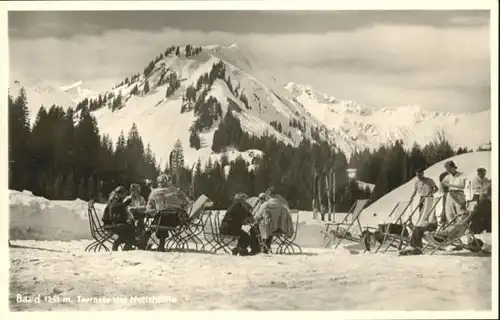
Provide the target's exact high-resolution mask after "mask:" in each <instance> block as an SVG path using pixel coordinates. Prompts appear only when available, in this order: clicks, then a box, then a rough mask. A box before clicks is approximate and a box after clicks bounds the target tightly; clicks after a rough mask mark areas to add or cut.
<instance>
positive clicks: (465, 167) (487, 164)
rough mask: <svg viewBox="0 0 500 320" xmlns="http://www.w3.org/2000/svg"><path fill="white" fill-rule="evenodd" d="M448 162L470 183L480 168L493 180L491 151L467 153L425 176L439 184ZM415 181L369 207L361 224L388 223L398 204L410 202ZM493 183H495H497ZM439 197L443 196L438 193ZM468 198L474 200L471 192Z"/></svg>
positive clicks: (427, 171)
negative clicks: (399, 202) (463, 174)
mask: <svg viewBox="0 0 500 320" xmlns="http://www.w3.org/2000/svg"><path fill="white" fill-rule="evenodd" d="M448 160H453V161H454V162H455V164H456V165H457V167H458V171H461V172H463V173H465V174H466V175H467V178H468V179H469V181H470V180H471V179H472V178H474V177H475V176H476V175H477V171H476V170H477V168H479V167H483V168H485V169H486V171H487V174H486V176H487V177H488V178H490V179H491V152H490V151H482V152H474V153H465V154H461V155H458V156H455V157H452V158H449V159H446V160H443V161H441V162H439V163H436V164H435V165H433V166H431V167H430V168H428V169H427V170H425V176H427V177H429V178H432V179H433V180H434V181H435V182H436V184H438V183H439V175H440V174H441V173H443V172H444V171H445V170H444V164H445V162H446V161H448ZM415 179H416V178H414V179H412V180H411V181H409V182H407V183H406V184H404V185H402V186H400V187H399V188H396V189H394V190H392V191H391V192H389V193H388V194H386V195H385V196H383V197H382V198H380V199H379V200H377V201H376V202H375V203H373V204H371V205H370V206H368V207H367V208H366V209H365V210H364V211H363V213H362V214H361V218H360V221H361V224H362V225H363V226H376V225H377V224H378V223H385V222H388V221H389V220H388V219H389V218H388V215H389V213H390V211H391V210H392V208H393V207H394V206H395V205H396V203H397V202H398V201H407V200H409V198H410V196H411V194H412V192H413V188H414V186H415ZM493 183H495V181H494V182H493ZM438 195H441V194H439V193H438ZM466 196H467V198H468V199H470V198H472V196H471V193H470V190H467V191H466ZM417 198H418V197H415V199H414V203H413V204H412V205H411V206H410V208H415V207H416V203H417V201H418V199H417ZM441 204H442V203H441V202H440V203H439V204H438V206H437V210H436V214H438V215H439V214H440V213H441V212H442V205H441ZM374 214H376V216H374ZM416 219H417V215H416V216H415V217H414V220H416ZM414 222H416V221H414Z"/></svg>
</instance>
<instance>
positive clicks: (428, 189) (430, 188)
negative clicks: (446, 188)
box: [410, 169, 438, 213]
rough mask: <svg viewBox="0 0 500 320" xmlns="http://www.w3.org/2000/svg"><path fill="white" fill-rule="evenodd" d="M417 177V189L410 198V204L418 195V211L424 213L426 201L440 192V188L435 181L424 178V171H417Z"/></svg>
mask: <svg viewBox="0 0 500 320" xmlns="http://www.w3.org/2000/svg"><path fill="white" fill-rule="evenodd" d="M415 176H416V177H417V180H416V181H415V188H414V189H413V193H412V195H411V197H410V202H412V201H413V199H414V198H415V196H416V195H417V194H418V196H419V197H420V199H419V201H418V211H419V213H422V209H423V207H424V199H425V198H426V197H432V196H433V195H434V194H435V193H436V192H437V191H438V187H437V185H436V183H435V182H434V180H432V179H431V178H428V177H426V176H424V170H423V169H417V170H415Z"/></svg>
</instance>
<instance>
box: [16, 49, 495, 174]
mask: <svg viewBox="0 0 500 320" xmlns="http://www.w3.org/2000/svg"><path fill="white" fill-rule="evenodd" d="M244 52H245V53H244ZM248 54H249V51H244V50H241V49H240V48H239V46H238V45H236V44H232V45H230V46H222V45H207V46H191V45H188V46H184V47H178V46H171V47H169V48H167V49H166V50H165V51H164V52H162V53H160V55H159V56H157V57H156V58H154V59H153V60H151V61H150V63H149V64H147V65H146V66H145V68H144V69H143V70H137V72H138V73H136V74H134V75H131V76H130V77H127V78H126V79H124V80H123V81H122V82H121V83H120V84H118V85H117V86H115V87H114V88H113V89H111V90H109V91H106V92H100V93H98V94H94V93H92V92H91V91H90V90H88V89H85V88H84V85H85V84H84V82H83V81H76V82H74V83H71V84H69V85H66V86H62V87H60V88H55V89H54V88H50V87H43V86H42V85H41V84H39V85H37V86H35V87H34V88H29V90H28V92H27V94H28V103H29V104H30V108H31V106H36V107H38V108H39V107H40V105H41V104H43V105H45V106H49V105H52V104H57V105H61V106H64V107H67V106H72V107H74V106H75V105H76V103H77V102H79V101H81V100H82V99H84V98H88V97H96V96H100V98H99V99H97V100H98V101H94V102H93V103H92V104H89V108H90V109H91V111H92V112H93V114H94V116H95V117H96V119H97V122H98V124H99V129H100V131H101V132H102V133H105V134H108V135H109V136H110V137H111V138H112V140H113V141H115V142H116V141H117V139H118V136H119V135H120V133H121V132H122V131H123V132H124V133H125V134H126V133H127V131H128V130H129V129H130V128H131V127H132V124H134V123H135V124H136V126H137V128H138V130H139V132H140V134H141V136H142V138H143V141H145V142H148V143H150V144H151V149H152V151H153V152H154V153H155V154H156V156H157V157H158V159H159V160H160V162H162V161H163V162H165V161H166V160H167V159H168V155H169V153H170V151H171V150H172V148H173V146H174V144H175V142H176V141H177V140H178V139H179V140H180V141H181V143H182V145H183V148H184V154H185V162H186V164H187V165H189V164H193V163H194V162H196V161H197V160H198V159H201V160H202V161H203V159H208V158H209V157H217V156H219V155H217V154H215V153H214V152H212V144H213V143H214V140H216V139H214V135H215V131H216V130H217V129H218V127H219V125H220V123H221V121H222V119H223V118H224V116H225V115H226V114H227V113H228V111H231V114H232V115H234V116H235V117H236V118H238V120H239V121H240V123H241V127H242V129H243V131H245V132H247V133H250V134H252V135H256V136H263V135H265V134H267V135H271V136H274V137H276V138H277V139H278V140H280V141H283V142H285V143H289V144H292V145H297V144H298V143H299V142H300V141H301V140H302V139H304V138H307V139H311V140H313V137H316V138H317V134H319V135H320V136H321V137H322V138H325V139H326V138H327V137H328V139H331V142H334V143H335V145H336V146H337V147H338V148H340V149H342V150H344V151H345V152H346V153H347V154H348V155H349V154H350V153H352V152H354V151H356V150H360V149H364V148H377V147H379V146H380V145H383V144H386V143H390V142H394V141H396V140H402V141H403V142H404V144H405V146H407V147H411V146H412V145H413V144H414V143H419V144H422V145H424V144H427V143H429V142H430V141H432V140H433V139H435V138H436V136H437V134H438V132H441V131H443V132H445V134H446V136H447V138H448V140H449V141H450V143H451V144H452V145H455V146H464V147H469V148H473V149H476V148H477V147H478V146H479V145H481V144H484V143H487V142H488V141H490V140H491V131H490V126H489V125H485V124H489V123H490V116H491V112H490V110H487V111H484V112H480V113H471V114H453V113H445V112H436V111H430V110H426V109H424V108H422V107H420V106H418V105H413V104H410V105H404V106H395V107H384V108H373V107H368V106H364V105H361V104H359V103H357V102H356V101H352V100H341V99H339V98H336V97H333V96H330V95H328V94H325V93H323V92H320V91H318V90H316V89H315V88H313V87H312V86H310V85H304V84H299V83H296V82H289V83H288V84H286V85H285V86H282V85H281V84H278V83H277V81H276V80H275V79H274V78H273V76H272V75H269V74H267V72H263V71H264V70H261V69H260V68H258V67H257V66H258V63H255V61H258V58H256V59H249V58H248ZM250 56H252V55H250ZM252 57H253V56H252ZM15 86H20V84H19V83H17V84H12V85H11V92H12V94H15V93H16V92H17V90H16V89H15V88H16V87H15ZM47 101H49V102H50V103H47ZM33 114H34V115H33ZM32 115H33V117H34V116H36V110H35V109H33V113H32ZM318 129H320V130H318ZM193 132H194V133H193ZM464 132H466V133H467V134H464ZM193 139H194V140H197V139H199V143H195V144H199V146H197V147H195V146H192V145H193Z"/></svg>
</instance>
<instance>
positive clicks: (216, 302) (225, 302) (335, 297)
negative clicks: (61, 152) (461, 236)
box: [9, 152, 496, 311]
mask: <svg viewBox="0 0 500 320" xmlns="http://www.w3.org/2000/svg"><path fill="white" fill-rule="evenodd" d="M490 155H491V154H490V152H480V153H473V154H467V155H461V156H457V157H454V158H453V160H454V161H455V163H456V164H457V166H458V167H459V168H460V170H464V171H465V172H466V173H467V174H468V175H469V176H471V177H472V176H473V174H474V170H475V168H476V167H477V166H484V167H485V168H486V169H487V170H488V171H489V170H490V162H489V157H490ZM441 168H442V163H440V164H436V165H435V166H433V167H431V168H429V169H428V170H427V172H426V173H427V175H428V176H431V177H435V175H436V174H439V173H440V172H441ZM411 186H412V182H409V183H408V184H406V185H404V186H402V187H400V188H398V189H396V190H395V191H393V192H391V193H389V194H387V195H386V196H385V197H383V198H381V199H380V200H379V201H377V202H376V203H374V204H373V205H372V206H371V207H369V208H367V213H368V212H388V211H389V210H390V208H391V207H392V206H393V204H394V203H395V201H397V200H398V199H401V198H407V193H408V192H409V191H408V190H410V189H411ZM97 209H98V211H100V212H102V210H103V205H99V206H98V207H97ZM370 210H371V211H370ZM367 216H369V215H367ZM293 218H294V219H295V218H296V216H294V217H293ZM376 218H378V219H382V221H383V220H384V219H383V217H382V214H380V215H378V216H377V217H376ZM10 219H11V220H10V221H11V222H10V239H11V240H10V243H11V244H12V245H13V246H12V247H11V248H10V291H9V295H10V297H9V305H10V309H11V310H13V311H21V310H30V311H33V310H123V309H137V310H153V309H154V310H159V309H173V310H215V309H218V310H221V309H224V310H228V309H231V310H235V309H252V310H393V311H408V310H420V311H425V310H442V311H445V310H453V311H457V310H463V311H471V310H482V311H487V310H491V308H492V297H491V295H492V285H491V284H492V259H491V258H489V257H478V256H473V255H472V254H471V253H469V252H454V253H440V254H437V255H434V256H429V255H424V256H406V257H398V256H397V255H395V254H393V253H386V254H382V253H380V254H374V253H362V251H357V250H353V249H346V248H345V247H343V248H340V249H337V250H334V249H330V248H323V235H322V234H321V230H322V229H323V225H322V222H321V221H318V220H314V219H313V217H312V213H311V212H300V224H299V228H298V237H297V239H296V242H297V243H298V244H299V245H301V246H302V248H303V251H304V253H303V254H297V255H258V256H253V257H239V256H238V257H235V256H229V255H223V254H210V253H193V252H190V253H171V252H170V253H159V252H141V251H129V252H113V253H109V252H108V253H106V252H100V253H86V252H84V248H85V246H86V245H87V244H88V243H89V241H90V240H89V239H90V232H89V231H88V230H89V227H88V222H87V212H86V204H85V202H83V201H80V200H76V201H49V200H46V199H43V198H40V197H36V196H34V195H32V194H31V193H30V192H27V191H25V192H17V191H10ZM364 222H371V223H375V224H376V223H378V222H379V220H376V219H371V220H370V219H366V220H364ZM481 238H482V239H483V240H485V241H486V242H488V243H489V244H490V245H491V241H492V239H491V235H489V234H485V235H481ZM495 252H496V251H495ZM18 295H20V296H18ZM28 295H29V296H33V295H35V296H37V295H40V298H41V302H40V303H25V302H22V301H18V298H21V297H22V296H28ZM44 297H53V299H54V301H55V302H56V303H50V302H48V301H44V299H45V298H44ZM46 299H47V300H50V298H46ZM57 299H58V300H57ZM90 299H94V300H92V301H91V300H90ZM20 300H21V299H20Z"/></svg>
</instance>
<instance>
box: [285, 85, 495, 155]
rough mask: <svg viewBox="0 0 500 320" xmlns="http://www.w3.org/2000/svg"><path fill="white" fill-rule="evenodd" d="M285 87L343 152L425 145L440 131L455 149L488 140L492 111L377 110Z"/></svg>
mask: <svg viewBox="0 0 500 320" xmlns="http://www.w3.org/2000/svg"><path fill="white" fill-rule="evenodd" d="M285 88H286V89H287V90H288V91H289V92H290V93H292V94H293V95H294V97H295V98H296V99H297V100H298V101H300V102H301V103H302V104H303V105H304V106H305V107H306V108H307V110H308V111H309V112H310V113H311V114H312V115H313V116H314V117H315V118H317V119H318V120H319V121H322V122H323V123H324V124H325V126H327V127H328V129H330V130H331V131H332V132H333V134H334V136H335V140H336V143H337V145H338V146H339V147H340V148H341V149H343V150H350V151H353V150H355V149H364V148H377V147H378V146H380V145H382V144H384V143H387V142H394V141H396V140H398V139H401V140H403V142H404V144H405V146H407V147H411V146H412V145H413V144H414V143H415V142H416V143H418V144H420V145H425V144H427V143H429V142H431V141H432V140H433V139H435V138H436V136H437V134H438V132H440V131H443V132H444V133H445V135H446V138H447V139H448V141H450V143H451V144H452V145H454V146H457V147H458V146H461V147H468V148H471V149H474V150H476V149H477V148H478V147H479V146H480V145H481V144H484V143H487V142H488V141H490V140H491V125H490V124H491V110H487V111H483V112H479V113H470V114H453V113H445V112H435V111H429V110H425V109H423V108H421V107H419V106H414V105H409V106H399V107H387V108H377V109H376V108H370V107H366V106H362V105H359V104H357V103H356V102H354V101H345V100H340V99H337V98H335V97H331V96H328V95H326V94H324V93H321V92H318V91H316V90H314V88H312V87H311V86H308V85H300V84H296V83H294V82H290V83H288V84H287V85H286V86H285Z"/></svg>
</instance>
